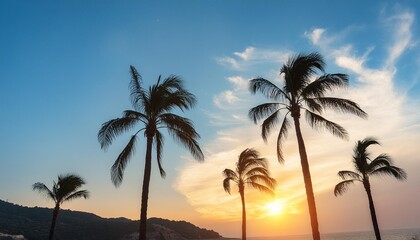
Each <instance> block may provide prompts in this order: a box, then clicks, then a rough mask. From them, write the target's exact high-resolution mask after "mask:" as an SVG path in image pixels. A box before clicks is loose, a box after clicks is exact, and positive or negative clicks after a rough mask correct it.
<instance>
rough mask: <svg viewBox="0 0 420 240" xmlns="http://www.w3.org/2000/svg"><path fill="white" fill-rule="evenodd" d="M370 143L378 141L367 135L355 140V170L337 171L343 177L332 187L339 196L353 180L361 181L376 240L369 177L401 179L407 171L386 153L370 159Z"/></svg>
mask: <svg viewBox="0 0 420 240" xmlns="http://www.w3.org/2000/svg"><path fill="white" fill-rule="evenodd" d="M371 145H380V144H379V142H378V141H377V140H376V139H375V138H372V137H367V138H365V139H363V140H361V141H357V143H356V146H355V147H354V150H353V164H354V168H355V171H348V170H345V171H339V172H338V176H339V177H340V178H341V179H343V181H342V182H340V183H338V184H337V185H336V186H335V188H334V195H335V196H339V195H342V194H343V193H345V192H346V191H347V190H348V187H349V186H350V185H352V184H354V183H355V182H361V183H362V184H363V186H364V188H365V191H366V193H367V196H368V200H369V209H370V213H371V218H372V224H373V228H374V231H375V236H376V239H377V240H380V239H381V234H380V231H379V225H378V221H377V217H376V211H375V206H374V203H373V197H372V192H371V185H370V181H369V178H370V177H372V176H391V177H394V178H396V179H397V180H400V181H403V180H405V179H407V173H406V172H405V171H404V170H403V169H401V168H399V167H396V166H393V165H392V164H393V161H392V159H391V157H390V156H388V155H387V154H384V153H383V154H380V155H379V156H377V157H376V158H374V159H372V158H371V156H370V153H369V152H368V151H367V148H368V147H369V146H371Z"/></svg>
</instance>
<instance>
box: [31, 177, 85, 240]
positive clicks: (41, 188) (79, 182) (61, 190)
mask: <svg viewBox="0 0 420 240" xmlns="http://www.w3.org/2000/svg"><path fill="white" fill-rule="evenodd" d="M53 183H54V184H53V187H52V189H49V188H48V187H47V186H46V185H45V184H44V183H40V182H37V183H34V184H33V185H32V189H33V190H34V191H38V192H39V193H41V194H43V195H44V196H45V197H46V198H47V199H51V200H53V201H54V203H55V208H54V210H53V216H52V221H51V228H50V233H49V238H48V239H50V240H51V239H53V236H54V229H55V223H56V220H57V216H58V213H59V210H60V206H61V204H62V203H64V202H67V201H71V200H74V199H77V198H85V199H86V198H88V197H89V192H88V191H87V190H79V189H80V188H81V187H82V186H83V185H84V184H85V181H84V180H83V178H81V177H80V176H78V175H76V174H65V175H58V180H57V182H55V181H54V182H53Z"/></svg>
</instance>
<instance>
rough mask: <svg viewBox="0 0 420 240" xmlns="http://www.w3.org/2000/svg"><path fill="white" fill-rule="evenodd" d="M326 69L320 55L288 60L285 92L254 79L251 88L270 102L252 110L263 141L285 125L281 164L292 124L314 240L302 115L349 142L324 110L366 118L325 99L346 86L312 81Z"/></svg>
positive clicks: (337, 80)
mask: <svg viewBox="0 0 420 240" xmlns="http://www.w3.org/2000/svg"><path fill="white" fill-rule="evenodd" d="M324 66H325V63H324V60H323V58H322V56H321V55H320V54H318V53H311V54H308V55H303V54H299V55H296V56H294V57H291V58H289V60H288V62H287V63H286V64H284V65H283V67H282V68H281V70H280V74H281V75H282V76H283V78H284V85H283V88H280V87H278V86H276V85H275V84H274V83H272V82H270V81H269V80H266V79H264V78H255V79H252V80H250V84H249V89H250V91H251V93H252V94H255V93H257V92H260V93H262V94H263V95H265V96H266V97H267V98H268V99H269V100H270V102H268V103H264V104H261V105H258V106H256V107H254V108H251V109H250V110H249V117H250V118H251V120H253V121H254V123H255V124H257V123H258V122H259V121H260V120H263V121H262V125H261V128H262V131H261V135H262V138H263V139H264V141H267V138H268V134H269V133H270V132H271V131H272V130H273V128H274V127H276V126H277V124H278V123H279V122H280V121H281V122H282V123H281V127H280V131H279V133H278V136H277V157H278V160H279V162H280V163H283V162H284V158H283V154H282V149H281V147H282V142H283V141H284V140H285V138H286V137H287V132H288V131H289V128H290V120H289V117H291V118H292V120H293V123H294V127H295V131H296V137H297V142H298V147H299V155H300V159H301V165H302V173H303V179H304V182H305V189H306V197H307V202H308V208H309V214H310V218H311V227H312V236H313V239H314V240H319V239H320V234H319V230H318V219H317V212H316V206H315V197H314V193H313V189H312V180H311V174H310V171H309V163H308V157H307V155H306V149H305V143H304V141H303V137H302V131H301V128H300V116H301V111H304V112H305V117H306V120H307V122H308V123H309V125H310V126H311V127H312V128H316V129H318V128H326V129H327V130H329V131H330V132H332V134H333V135H335V136H338V137H340V138H347V132H346V130H345V129H344V128H343V127H342V126H340V125H338V124H336V123H334V122H332V121H329V120H327V119H325V118H324V117H322V116H321V114H322V113H323V111H324V110H325V109H327V108H329V109H332V110H336V111H339V112H346V113H352V114H355V115H357V116H360V117H366V116H367V114H366V113H365V112H364V111H363V110H362V109H361V108H360V107H359V106H358V105H357V104H356V103H354V102H352V101H350V100H347V99H342V98H337V97H326V96H325V94H326V93H328V92H330V91H332V90H334V89H335V88H341V87H345V86H347V85H348V77H347V75H345V74H341V73H335V74H323V75H321V76H317V77H316V78H315V80H314V81H311V79H312V77H314V75H315V74H316V71H317V70H320V71H322V72H324ZM283 112H284V113H283Z"/></svg>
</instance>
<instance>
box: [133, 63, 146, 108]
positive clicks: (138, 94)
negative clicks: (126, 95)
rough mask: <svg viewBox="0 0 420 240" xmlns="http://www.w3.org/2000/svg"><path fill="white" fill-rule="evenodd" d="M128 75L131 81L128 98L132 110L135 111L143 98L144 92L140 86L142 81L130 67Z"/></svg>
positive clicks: (135, 70)
mask: <svg viewBox="0 0 420 240" xmlns="http://www.w3.org/2000/svg"><path fill="white" fill-rule="evenodd" d="M130 75H131V81H130V84H129V88H130V97H131V103H132V104H133V106H134V108H136V110H139V109H137V108H138V106H139V105H141V104H139V101H140V100H141V99H142V98H143V95H144V90H143V88H142V87H141V84H142V83H143V79H142V77H141V75H140V74H139V73H138V72H137V69H136V68H135V67H134V66H132V65H130Z"/></svg>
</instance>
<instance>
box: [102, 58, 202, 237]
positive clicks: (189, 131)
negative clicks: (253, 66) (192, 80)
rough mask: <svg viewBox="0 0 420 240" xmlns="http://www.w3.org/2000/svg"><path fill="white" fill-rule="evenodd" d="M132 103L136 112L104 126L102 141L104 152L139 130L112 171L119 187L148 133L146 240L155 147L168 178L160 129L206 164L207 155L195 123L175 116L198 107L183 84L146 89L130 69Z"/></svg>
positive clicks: (167, 82)
mask: <svg viewBox="0 0 420 240" xmlns="http://www.w3.org/2000/svg"><path fill="white" fill-rule="evenodd" d="M130 74H131V81H130V84H129V86H130V91H131V102H132V105H133V109H134V110H126V111H124V112H123V114H122V117H121V118H116V119H112V120H110V121H108V122H105V123H103V124H102V127H101V129H100V130H99V133H98V140H99V143H100V144H101V148H102V149H106V148H107V147H108V146H109V145H111V144H112V142H113V140H114V139H115V138H116V137H117V136H118V135H120V134H122V133H124V132H127V131H129V130H132V129H133V128H134V127H135V126H136V125H140V128H138V129H136V131H135V132H134V134H133V135H132V136H131V138H130V140H129V141H128V144H127V145H126V147H125V148H124V149H123V150H122V152H121V153H120V154H119V156H118V157H117V159H116V160H115V163H114V165H113V166H112V168H111V179H112V182H113V183H114V185H115V186H119V185H120V184H121V182H122V180H123V175H124V169H125V167H126V165H127V163H128V161H129V160H130V158H131V157H132V156H133V154H134V151H135V145H136V143H137V141H138V134H139V133H140V132H144V137H145V138H146V157H145V167H144V176H143V189H142V198H141V213H140V228H139V239H142V240H145V239H146V220H147V201H148V197H149V184H150V174H151V168H152V146H153V145H154V146H155V148H156V160H157V165H158V168H159V171H160V175H161V176H162V177H165V175H166V173H165V171H164V170H163V168H162V164H161V163H162V161H161V160H162V148H163V143H164V138H163V135H162V132H161V130H160V129H162V128H166V129H167V130H168V132H169V135H171V136H172V137H173V138H174V139H175V140H176V141H178V142H179V143H181V144H182V145H184V146H185V147H186V148H188V150H189V151H190V152H191V154H192V155H193V156H194V158H196V159H197V160H200V161H202V160H204V155H203V153H202V151H201V149H200V146H199V145H198V143H197V139H198V138H200V135H199V134H198V133H197V132H196V131H195V129H194V126H193V123H192V122H191V121H190V120H189V119H188V118H184V117H181V116H179V115H176V114H173V113H171V111H172V110H174V109H176V108H177V109H180V110H181V111H184V110H188V109H190V108H192V107H193V106H194V104H195V103H196V99H195V96H194V95H193V94H191V93H190V92H188V91H187V90H185V89H184V87H183V84H182V80H181V79H180V78H179V77H177V76H173V75H171V76H169V77H168V78H166V79H164V80H163V81H161V77H160V76H159V78H158V80H157V83H156V84H154V85H152V86H150V87H149V88H148V89H144V88H143V86H142V83H143V82H142V78H141V76H140V74H139V73H138V72H137V70H136V69H135V68H134V67H133V66H130Z"/></svg>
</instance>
